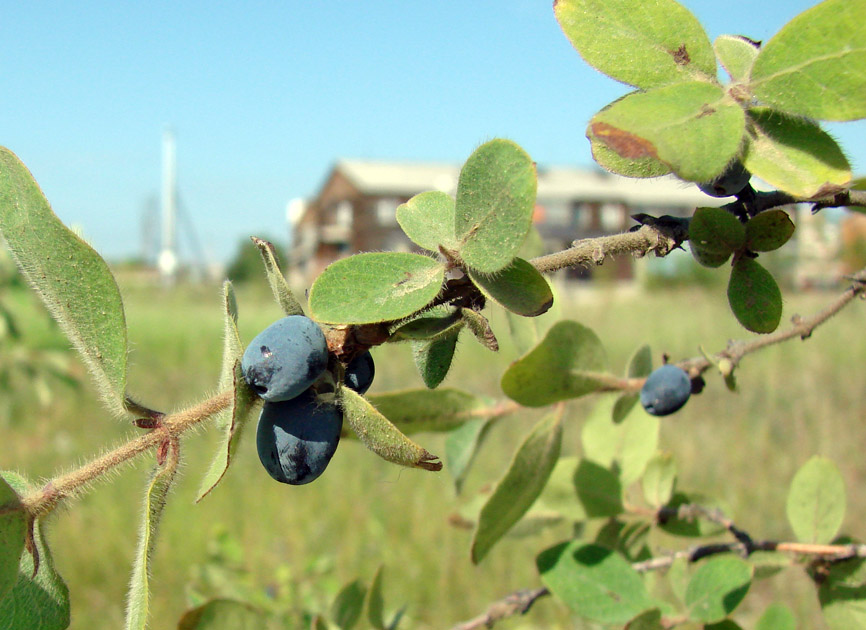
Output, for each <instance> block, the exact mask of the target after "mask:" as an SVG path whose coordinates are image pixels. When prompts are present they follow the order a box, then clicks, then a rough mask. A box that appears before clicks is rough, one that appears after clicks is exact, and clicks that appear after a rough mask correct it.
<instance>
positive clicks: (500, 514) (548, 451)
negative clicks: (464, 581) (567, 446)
mask: <svg viewBox="0 0 866 630" xmlns="http://www.w3.org/2000/svg"><path fill="white" fill-rule="evenodd" d="M561 420H562V414H561V410H560V412H558V413H554V414H552V415H550V416H548V417H546V418H544V419H542V420H541V422H539V423H538V424H537V425H536V426H535V427H534V428H533V429H532V431H531V432H530V433H529V435H528V436H527V437H526V439H525V440H524V441H523V443H522V444H521V445H520V446H519V447H518V449H517V452H516V453H515V454H514V459H513V460H511V464H509V466H508V471H507V472H506V473H505V476H504V477H502V479H500V480H499V482H498V483H497V484H496V487H495V488H494V489H493V493H492V494H491V495H490V498H489V499H488V500H487V502H486V503H485V504H484V507H483V508H481V514H480V516H479V518H478V526H477V527H476V528H475V534H474V535H473V537H472V552H471V555H472V562H473V563H475V564H478V563H479V562H481V560H482V559H483V558H484V556H486V555H487V553H488V552H489V551H490V550H491V549H492V548H493V545H495V544H496V543H497V542H498V541H499V539H500V538H502V537H503V536H504V535H505V534H506V533H507V532H508V530H509V529H511V528H512V527H513V526H514V524H515V523H517V521H519V520H520V518H521V517H522V516H523V515H524V514H525V513H526V511H527V510H528V509H529V508H530V507H532V504H533V503H535V500H536V499H537V498H538V495H540V494H541V491H542V490H543V489H544V485H545V484H546V483H547V480H548V478H549V477H550V473H551V472H552V471H553V467H554V465H556V461H557V460H558V459H559V452H560V448H561V446H562V422H561Z"/></svg>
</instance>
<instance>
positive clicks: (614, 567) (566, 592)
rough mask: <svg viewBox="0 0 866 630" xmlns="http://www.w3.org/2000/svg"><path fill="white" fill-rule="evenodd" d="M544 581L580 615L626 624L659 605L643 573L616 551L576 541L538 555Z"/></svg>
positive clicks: (609, 622) (591, 618)
mask: <svg viewBox="0 0 866 630" xmlns="http://www.w3.org/2000/svg"><path fill="white" fill-rule="evenodd" d="M536 565H537V566H538V571H539V573H540V574H541V581H542V582H543V583H544V585H545V586H547V588H549V589H550V591H551V592H552V593H553V595H554V596H556V597H557V598H558V599H559V600H561V601H563V602H565V604H566V605H567V606H568V607H569V608H571V609H572V610H573V611H574V612H575V613H576V614H577V615H579V616H580V617H584V618H586V619H589V620H590V621H595V622H598V623H603V624H619V625H623V624H625V623H626V622H628V621H629V620H630V619H632V618H634V617H636V616H637V615H639V614H640V613H642V612H644V611H645V610H650V609H652V608H655V607H656V606H657V604H656V602H654V601H653V599H652V598H651V597H650V595H649V593H647V590H646V586H644V583H643V580H642V579H641V576H640V575H639V574H638V572H637V571H635V570H634V569H633V568H632V567H631V565H630V564H629V563H628V561H627V560H626V559H625V558H623V557H622V556H621V555H619V554H618V553H616V552H613V551H611V550H609V549H606V548H604V547H601V546H599V545H586V544H583V543H582V542H581V541H578V540H575V541H572V542H569V543H561V544H559V545H556V546H555V547H551V548H550V549H547V550H545V551H543V552H541V554H539V556H538V558H536Z"/></svg>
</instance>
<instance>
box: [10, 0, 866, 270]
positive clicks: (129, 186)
mask: <svg viewBox="0 0 866 630" xmlns="http://www.w3.org/2000/svg"><path fill="white" fill-rule="evenodd" d="M684 4H685V5H686V6H687V7H689V8H690V9H691V10H692V12H693V13H695V14H696V15H697V17H698V18H699V19H700V20H701V21H702V22H703V24H704V25H705V28H706V29H707V32H708V34H709V36H710V38H711V39H712V38H715V37H716V36H718V35H720V34H722V33H741V34H744V35H748V36H750V37H752V38H754V39H764V40H766V39H769V37H770V36H772V34H773V33H775V32H776V31H777V30H778V29H779V28H781V27H782V25H783V24H784V23H785V22H787V21H788V20H789V19H790V18H792V17H793V16H794V15H796V14H797V13H799V12H801V11H802V10H804V9H806V8H808V7H809V6H811V5H812V4H814V2H811V1H807V0H764V1H763V2H760V3H757V2H754V1H753V0H725V1H723V2H720V1H718V0H715V1H711V0H685V2H684ZM627 90H628V88H627V87H626V86H623V85H621V84H618V83H616V82H615V81H613V80H611V79H609V78H607V77H605V76H604V75H601V74H600V73H598V72H596V71H595V70H593V69H592V68H590V67H589V66H588V65H586V64H585V63H584V62H583V61H582V60H581V59H580V57H579V56H578V54H577V53H576V52H575V51H574V49H572V48H571V46H570V44H569V43H568V41H567V40H566V38H565V36H564V35H562V33H561V31H560V30H559V27H558V25H557V23H556V21H555V19H554V17H553V11H552V3H551V2H550V1H548V0H544V1H536V0H510V1H500V2H492V1H485V0H477V1H476V0H471V1H466V0H458V1H453V2H452V1H450V0H442V1H439V2H407V1H405V0H403V1H401V2H390V1H388V2H330V3H324V2H315V1H304V2H301V1H283V2H237V1H230V2H229V1H227V2H178V1H175V2H148V3H133V2H126V1H118V0H115V1H112V2H88V1H77V2H63V3H61V2H42V1H38V0H34V1H28V2H20V3H12V2H7V3H5V6H4V7H3V9H2V11H0V93H2V94H3V97H2V101H0V144H2V145H4V146H7V147H8V148H10V149H11V150H13V151H14V152H15V153H17V154H18V155H19V157H21V159H22V160H24V162H25V163H26V164H27V165H28V166H29V167H30V169H31V171H32V172H33V173H34V175H35V177H36V179H37V181H39V182H40V184H41V186H42V188H43V190H44V191H45V193H46V195H47V197H48V199H49V200H50V201H51V203H52V206H53V207H54V210H55V212H56V213H57V214H58V215H59V216H60V217H61V219H63V220H64V221H65V222H67V223H69V224H78V225H80V226H81V227H82V228H83V230H84V233H85V236H86V237H87V238H88V239H89V240H90V241H91V242H92V243H93V245H94V246H95V247H96V248H97V249H98V250H99V251H100V252H101V253H103V255H105V256H106V257H109V258H114V259H117V258H120V257H124V256H132V255H136V254H137V253H138V252H139V251H140V241H141V237H140V224H141V215H142V212H143V210H144V208H145V207H146V205H147V202H148V199H149V198H153V197H154V196H155V195H158V193H159V189H160V173H161V165H160V154H161V138H162V131H163V129H164V127H165V126H166V125H170V126H171V127H172V128H173V129H174V130H175V132H176V136H177V159H178V181H179V186H180V192H181V196H182V199H183V204H184V207H185V209H186V211H187V213H188V214H189V215H190V217H191V219H192V221H193V223H194V224H195V227H196V230H197V232H198V237H199V240H200V241H202V243H203V245H204V247H205V249H206V250H207V251H208V253H209V255H210V256H211V257H213V258H214V259H216V260H226V259H229V258H230V257H231V256H232V255H233V253H234V252H235V249H236V246H237V243H238V241H239V240H240V239H241V238H244V237H246V236H248V235H250V234H256V235H272V236H274V237H276V238H284V237H285V227H284V223H283V218H284V214H285V205H286V202H287V201H288V200H289V199H290V198H293V197H299V196H309V195H311V194H312V193H314V192H315V190H316V189H317V188H318V186H319V185H320V184H321V183H322V181H323V179H324V178H325V176H326V175H327V173H328V170H329V169H330V167H331V165H332V164H333V162H334V161H335V160H336V159H338V158H340V157H353V158H362V157H363V158H378V159H411V160H438V161H451V162H455V163H459V162H462V161H463V160H464V159H465V158H466V157H467V156H468V155H469V154H470V153H471V152H472V150H473V149H474V148H475V147H476V146H478V145H479V144H480V143H482V142H484V141H485V140H488V139H490V138H493V137H508V138H511V139H513V140H515V141H516V142H518V143H519V144H521V145H522V146H523V147H524V148H525V149H526V150H527V151H528V152H529V153H530V155H532V157H533V158H534V159H535V160H536V161H538V162H539V163H541V164H569V165H589V164H591V158H590V153H589V147H588V143H587V141H586V139H585V137H584V129H585V126H586V123H587V121H588V120H589V118H590V117H591V116H592V115H593V113H594V112H595V111H597V110H598V109H599V108H601V107H602V106H604V105H605V104H607V103H608V102H610V101H611V100H613V99H614V98H617V97H618V96H620V95H622V94H624V93H625V92H626V91H627ZM864 125H866V123H864V122H862V121H858V122H855V123H846V124H845V125H834V126H832V127H831V130H832V131H833V133H834V134H835V135H836V137H837V138H839V139H840V140H841V142H842V144H843V147H845V148H846V150H847V152H848V154H849V157H850V158H851V160H852V163H853V165H854V167H855V169H856V170H857V171H858V172H862V171H864V170H866V127H864Z"/></svg>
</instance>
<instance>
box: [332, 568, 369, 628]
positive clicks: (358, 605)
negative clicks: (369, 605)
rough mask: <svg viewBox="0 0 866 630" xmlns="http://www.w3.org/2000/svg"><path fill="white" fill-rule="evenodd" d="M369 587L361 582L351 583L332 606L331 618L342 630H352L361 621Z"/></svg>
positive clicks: (343, 589)
mask: <svg viewBox="0 0 866 630" xmlns="http://www.w3.org/2000/svg"><path fill="white" fill-rule="evenodd" d="M366 597H367V587H366V586H365V585H364V583H363V582H361V580H355V581H353V582H349V583H348V584H346V586H344V587H343V588H342V589H340V592H339V593H337V597H336V599H334V603H333V604H332V605H331V618H332V619H333V620H334V623H335V624H336V625H337V627H338V628H340V630H352V628H354V627H355V625H356V624H357V623H358V621H359V620H360V619H361V613H362V612H363V611H364V599H365V598H366Z"/></svg>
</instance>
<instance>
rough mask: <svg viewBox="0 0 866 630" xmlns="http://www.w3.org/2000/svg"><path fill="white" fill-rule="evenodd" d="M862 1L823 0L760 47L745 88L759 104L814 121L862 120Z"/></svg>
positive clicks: (865, 53) (865, 108) (865, 10)
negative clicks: (749, 81)
mask: <svg viewBox="0 0 866 630" xmlns="http://www.w3.org/2000/svg"><path fill="white" fill-rule="evenodd" d="M863 24H866V1H864V0H825V1H824V2H821V3H820V4H818V5H816V6H814V7H812V8H811V9H808V10H806V11H804V12H803V13H801V14H800V15H798V16H797V17H795V18H794V19H793V20H791V21H790V22H788V23H787V24H786V25H785V26H784V27H783V28H782V30H781V31H779V32H778V33H777V34H776V35H775V36H774V37H773V38H772V39H770V41H768V42H767V43H766V44H764V46H763V48H762V49H761V51H760V53H759V54H758V58H757V59H756V60H755V63H754V65H753V66H752V74H751V83H750V88H751V91H752V94H753V95H754V96H755V97H757V98H758V100H759V101H762V102H764V103H766V104H767V105H770V106H772V107H774V108H775V109H780V110H782V111H786V112H788V113H791V114H794V115H797V116H808V117H809V118H817V119H819V120H856V119H859V118H864V117H866V71H864V68H866V43H864V37H863Z"/></svg>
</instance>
